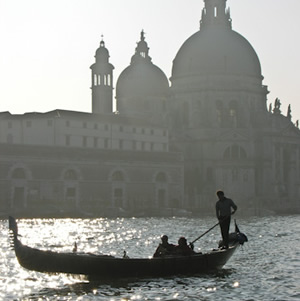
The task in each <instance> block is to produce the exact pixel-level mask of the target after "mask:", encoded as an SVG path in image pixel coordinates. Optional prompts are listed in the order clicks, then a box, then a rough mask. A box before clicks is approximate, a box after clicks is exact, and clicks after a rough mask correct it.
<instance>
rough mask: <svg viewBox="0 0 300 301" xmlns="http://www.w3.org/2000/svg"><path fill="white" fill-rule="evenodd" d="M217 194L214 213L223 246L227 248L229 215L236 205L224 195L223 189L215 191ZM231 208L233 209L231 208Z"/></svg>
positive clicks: (232, 212) (235, 208)
mask: <svg viewBox="0 0 300 301" xmlns="http://www.w3.org/2000/svg"><path fill="white" fill-rule="evenodd" d="M217 196H218V198H219V200H218V201H217V203H216V214H217V218H218V220H219V224H220V228H221V234H222V239H223V248H225V249H227V248H228V243H229V228H230V221H231V215H232V214H234V213H235V211H236V210H237V206H236V204H235V203H234V202H233V200H232V199H229V198H227V197H225V194H224V192H223V191H221V190H219V191H217ZM231 208H232V209H233V211H232V210H231Z"/></svg>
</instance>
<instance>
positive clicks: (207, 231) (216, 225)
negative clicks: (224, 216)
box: [190, 222, 220, 245]
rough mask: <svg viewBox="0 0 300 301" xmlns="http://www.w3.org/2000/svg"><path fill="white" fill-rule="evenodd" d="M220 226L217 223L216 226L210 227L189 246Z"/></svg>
mask: <svg viewBox="0 0 300 301" xmlns="http://www.w3.org/2000/svg"><path fill="white" fill-rule="evenodd" d="M219 224H220V222H218V223H217V224H215V225H214V226H212V227H211V228H210V229H208V230H207V231H205V232H204V233H203V234H201V235H200V236H198V237H197V238H196V239H194V240H193V241H192V242H191V243H190V244H191V245H192V244H194V243H195V242H196V241H197V240H198V239H200V238H201V237H203V236H204V235H205V234H207V233H208V232H210V231H211V230H212V229H214V228H215V227H217V226H218V225H219Z"/></svg>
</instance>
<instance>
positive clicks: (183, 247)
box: [174, 236, 195, 256]
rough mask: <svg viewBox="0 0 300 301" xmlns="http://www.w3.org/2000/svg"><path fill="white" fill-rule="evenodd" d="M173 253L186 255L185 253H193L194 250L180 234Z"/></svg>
mask: <svg viewBox="0 0 300 301" xmlns="http://www.w3.org/2000/svg"><path fill="white" fill-rule="evenodd" d="M174 254H176V255H182V256H187V255H193V254H195V252H194V251H193V249H192V248H191V247H190V246H189V245H188V244H187V241H186V238H185V237H183V236H182V237H180V238H179V240H178V245H177V246H176V247H175V249H174Z"/></svg>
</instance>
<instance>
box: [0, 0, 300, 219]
mask: <svg viewBox="0 0 300 301" xmlns="http://www.w3.org/2000/svg"><path fill="white" fill-rule="evenodd" d="M226 1H227V0H204V8H203V10H202V17H201V21H200V29H199V30H198V31H197V32H196V33H195V34H193V35H192V36H191V37H189V38H187V40H186V41H185V42H183V44H182V46H181V47H180V49H179V50H178V52H177V54H176V56H175V58H174V60H173V67H172V74H171V77H170V80H168V78H167V77H166V75H165V74H164V72H163V71H162V70H161V69H160V68H159V67H158V66H156V65H155V64H154V63H153V62H152V58H151V57H150V56H149V46H148V44H147V42H146V39H145V35H144V32H143V31H142V32H141V36H140V41H139V42H138V43H137V46H136V49H135V53H134V54H133V56H132V58H131V62H130V65H129V66H128V67H127V68H125V70H123V72H121V74H120V76H119V78H118V79H117V82H116V87H115V91H116V94H115V95H113V91H114V86H113V82H114V81H113V70H114V66H113V65H112V64H111V63H110V59H109V51H108V49H107V48H106V47H105V43H104V41H103V40H102V41H101V43H100V47H99V48H98V49H97V51H96V54H95V63H94V64H93V65H92V66H91V73H92V86H91V89H92V113H82V112H73V111H62V110H55V111H52V112H48V113H44V114H37V113H27V114H24V115H23V116H13V115H11V114H10V113H8V112H3V113H1V114H0V122H1V127H2V129H3V130H2V134H1V136H0V138H1V147H2V148H3V149H5V150H6V159H5V163H4V161H3V160H2V161H1V160H0V164H2V166H3V168H4V170H6V172H7V173H5V171H3V172H2V174H3V175H2V176H1V178H0V185H1V184H2V187H3V188H4V186H5V185H6V186H5V187H6V188H4V190H2V191H5V192H2V200H3V201H2V202H3V207H5V208H15V207H16V204H19V205H20V206H23V207H30V204H37V203H39V202H40V199H43V200H45V201H46V202H47V204H52V203H53V202H54V203H55V202H58V204H57V203H55V204H56V206H58V207H59V208H61V206H62V204H70V202H71V203H72V202H73V203H72V204H74V206H75V207H76V208H77V209H78V208H79V209H82V207H84V208H85V209H86V208H90V210H92V211H94V210H95V209H94V208H101V210H102V212H104V211H103V210H104V209H103V208H106V209H107V208H119V209H122V210H124V211H126V210H128V211H130V210H131V211H139V212H141V211H143V212H149V213H153V214H154V213H156V214H157V212H158V211H160V212H162V211H163V209H165V211H164V212H168V210H171V209H174V208H176V209H177V210H182V209H184V210H189V211H193V212H198V213H212V214H213V213H214V209H213V207H214V203H215V198H216V196H215V192H216V191H217V190H219V189H221V190H224V191H225V193H226V194H227V195H228V196H230V197H231V198H232V199H234V200H235V201H236V203H237V204H239V207H240V208H241V209H243V208H244V212H245V214H247V212H250V211H251V212H253V210H254V211H255V212H264V211H274V212H288V211H290V212H292V211H294V210H299V208H300V131H299V128H298V122H297V123H296V124H293V122H292V120H291V119H292V116H291V109H290V106H289V108H288V111H287V112H286V114H282V112H281V102H280V100H279V99H278V98H277V99H276V100H275V101H274V104H271V105H270V106H269V107H267V95H268V88H267V87H266V86H265V85H264V84H263V79H264V78H263V75H262V73H261V65H260V61H259V58H258V56H257V54H256V52H255V50H254V49H253V47H252V46H251V44H250V43H249V42H248V41H247V39H246V38H244V37H243V36H242V35H240V34H239V33H237V32H236V31H234V30H233V29H232V24H231V16H230V11H229V9H228V8H226ZM114 96H115V100H116V111H115V112H113V98H114ZM30 121H31V123H30ZM43 122H44V123H43ZM33 123H35V124H36V125H35V126H34V125H33ZM42 124H43V125H42ZM28 125H30V126H28ZM37 127H38V128H37ZM4 128H5V130H4ZM13 129H15V132H14V131H13ZM26 131H33V132H31V134H30V135H28V136H26ZM20 132H22V133H23V134H22V135H23V136H22V135H21V134H20ZM24 133H25V134H24ZM33 133H35V137H39V139H37V138H36V139H35V138H33V136H34V135H33ZM49 135H50V136H51V138H49ZM47 137H48V138H47ZM37 145H38V146H39V151H36V150H34V151H33V150H32V147H33V146H37ZM26 148H28V149H26ZM49 149H52V150H53V151H50V150H49ZM70 149H71V150H72V151H71V154H70ZM32 152H34V155H32ZM36 152H37V153H36ZM21 153H23V154H24V153H25V154H27V155H26V156H25V155H23V159H22V158H21V157H22V156H21ZM39 156H41V158H44V161H46V166H47V169H48V171H49V173H48V175H47V176H45V175H44V173H43V172H42V171H41V170H40V169H41V167H40V166H39V163H38V162H37V159H36V158H37V157H39ZM25 157H26V158H25ZM9 158H10V159H9ZM13 158H18V160H15V159H13ZM51 162H52V163H53V164H52V163H51ZM3 168H2V169H1V170H3ZM47 177H48V178H47ZM4 178H5V181H4ZM46 179H47V181H46ZM44 180H45V181H44ZM46 182H47V183H46ZM49 182H50V183H51V184H50V186H49ZM5 183H6V184H5ZM7 183H9V190H8V189H7ZM24 183H26V185H25V184H24ZM4 199H5V201H4ZM0 200H1V195H0ZM7 200H9V201H7ZM20 200H21V201H20ZM32 200H33V201H32ZM54 200H55V201H54ZM68 202H69V203H68ZM64 208H65V207H64ZM86 210H87V211H88V209H86ZM99 210H100V209H99ZM147 210H148V211H147Z"/></svg>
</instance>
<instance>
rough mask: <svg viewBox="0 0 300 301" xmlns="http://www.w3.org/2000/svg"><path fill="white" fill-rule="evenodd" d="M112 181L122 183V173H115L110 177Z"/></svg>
mask: <svg viewBox="0 0 300 301" xmlns="http://www.w3.org/2000/svg"><path fill="white" fill-rule="evenodd" d="M111 179H112V181H117V182H122V181H124V175H123V173H122V171H115V172H114V173H113V175H112V177H111Z"/></svg>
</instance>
